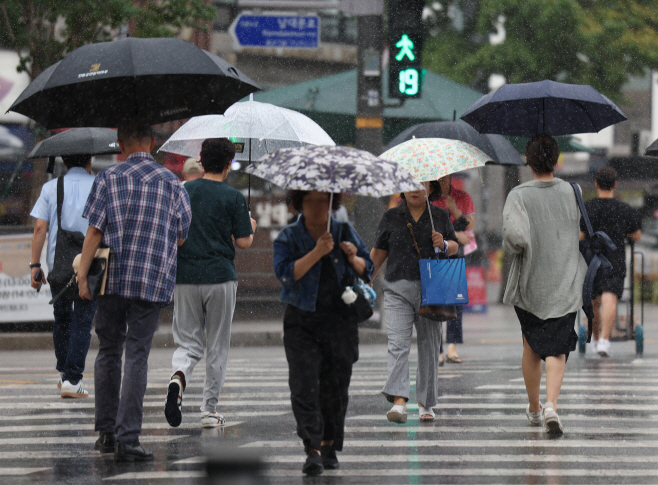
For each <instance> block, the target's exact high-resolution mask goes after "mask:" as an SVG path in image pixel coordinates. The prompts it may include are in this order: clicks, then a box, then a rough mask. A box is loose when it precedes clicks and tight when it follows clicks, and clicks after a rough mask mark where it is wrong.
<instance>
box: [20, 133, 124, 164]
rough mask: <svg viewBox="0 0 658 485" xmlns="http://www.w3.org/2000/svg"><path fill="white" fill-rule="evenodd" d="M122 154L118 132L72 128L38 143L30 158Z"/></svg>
mask: <svg viewBox="0 0 658 485" xmlns="http://www.w3.org/2000/svg"><path fill="white" fill-rule="evenodd" d="M116 153H121V150H119V143H118V142H117V131H116V130H113V129H111V128H72V129H70V130H66V131H63V132H62V133H58V134H56V135H53V136H51V137H50V138H46V139H45V140H43V141H40V142H39V143H37V145H36V146H35V147H34V148H33V149H32V151H31V152H30V154H29V155H28V158H45V157H61V156H62V155H112V154H116Z"/></svg>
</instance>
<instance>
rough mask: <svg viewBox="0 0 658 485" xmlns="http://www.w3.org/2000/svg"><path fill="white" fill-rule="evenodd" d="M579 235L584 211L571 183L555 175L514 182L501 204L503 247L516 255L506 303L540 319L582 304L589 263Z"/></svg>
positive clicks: (563, 313) (570, 311)
mask: <svg viewBox="0 0 658 485" xmlns="http://www.w3.org/2000/svg"><path fill="white" fill-rule="evenodd" d="M579 234H580V210H579V208H578V203H577V202H576V196H575V194H574V192H573V188H572V187H571V185H570V184H569V183H567V182H565V181H564V180H561V179H559V178H555V179H553V180H551V181H549V182H543V181H538V180H532V181H530V182H527V183H525V184H521V185H519V186H517V187H515V188H514V189H513V190H512V191H511V192H510V194H509V196H508V197H507V201H506V202H505V208H504V209H503V249H504V250H505V252H506V253H508V254H513V255H514V259H513V261H512V266H511V269H510V274H509V278H508V280H507V287H506V288H505V296H504V297H503V302H504V303H506V304H509V305H515V306H518V307H519V308H522V309H524V310H526V311H529V312H530V313H533V314H534V315H536V316H537V317H539V318H541V319H547V318H558V317H562V316H564V315H566V314H568V313H572V312H575V311H577V310H578V309H580V307H582V304H583V301H582V293H583V282H584V280H585V273H586V272H587V264H586V263H585V260H584V259H583V257H582V256H581V254H580V251H579V249H578V236H579Z"/></svg>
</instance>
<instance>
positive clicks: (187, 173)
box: [183, 158, 203, 185]
mask: <svg viewBox="0 0 658 485" xmlns="http://www.w3.org/2000/svg"><path fill="white" fill-rule="evenodd" d="M201 177H203V165H202V164H201V162H199V160H197V159H196V158H188V159H187V160H185V163H184V164H183V185H185V183H186V182H190V181H192V180H196V179H200V178H201Z"/></svg>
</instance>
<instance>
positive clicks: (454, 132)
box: [386, 121, 523, 165]
mask: <svg viewBox="0 0 658 485" xmlns="http://www.w3.org/2000/svg"><path fill="white" fill-rule="evenodd" d="M412 138H447V139H449V140H459V141H465V142H466V143H470V144H471V145H473V146H475V147H477V148H479V149H480V150H482V151H483V152H484V153H486V154H487V155H489V157H491V159H492V161H491V162H488V164H490V163H493V164H495V165H523V160H521V156H520V155H519V152H517V151H516V149H515V148H514V146H513V145H512V144H511V143H510V142H509V140H507V138H505V137H504V136H502V135H489V134H480V133H478V132H477V131H476V130H475V128H473V127H472V126H471V125H469V124H467V123H464V122H462V121H437V122H434V123H421V124H419V125H414V126H411V127H409V128H407V129H406V130H404V131H403V132H402V133H400V134H399V135H398V136H396V137H395V138H393V140H391V142H390V143H389V144H388V146H387V147H386V149H387V150H388V149H391V148H393V147H394V146H397V145H399V144H400V143H403V142H405V141H407V140H411V139H412Z"/></svg>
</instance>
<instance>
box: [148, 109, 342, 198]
mask: <svg viewBox="0 0 658 485" xmlns="http://www.w3.org/2000/svg"><path fill="white" fill-rule="evenodd" d="M206 138H230V139H231V141H233V142H234V143H235V144H236V148H237V151H236V154H235V159H236V160H243V161H247V162H249V163H251V162H252V161H253V160H259V159H261V158H262V157H263V156H265V155H267V154H268V153H272V152H273V151H274V150H277V149H279V148H294V147H302V146H305V145H329V146H334V145H335V143H334V141H333V140H332V139H331V137H330V136H329V135H328V134H327V133H326V132H325V131H324V130H323V129H322V128H321V127H320V126H319V125H318V124H317V123H316V122H315V121H313V120H312V119H310V118H308V117H306V116H304V115H303V114H301V113H298V112H297V111H293V110H291V109H286V108H280V107H278V106H275V105H273V104H269V103H259V102H258V101H254V100H253V96H250V97H249V101H246V102H242V103H235V104H234V105H232V106H231V107H230V108H228V109H227V110H226V113H224V115H223V116H222V115H206V116H197V117H194V118H191V119H190V120H189V121H188V122H187V123H185V124H184V125H183V126H182V127H180V128H179V129H178V131H176V133H174V134H173V135H172V136H171V138H169V139H168V140H167V141H166V142H165V144H164V145H162V147H161V148H160V150H161V151H164V152H170V153H177V154H179V155H184V156H187V157H196V158H198V157H199V154H200V153H201V144H202V143H203V141H204V140H205V139H206ZM250 186H251V184H250ZM250 192H251V190H250Z"/></svg>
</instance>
